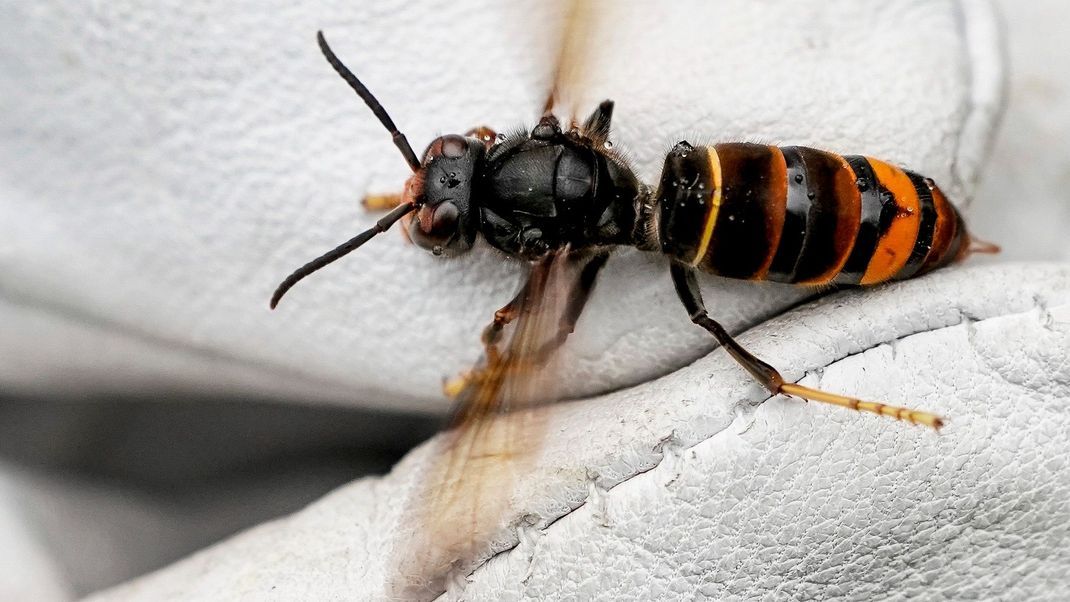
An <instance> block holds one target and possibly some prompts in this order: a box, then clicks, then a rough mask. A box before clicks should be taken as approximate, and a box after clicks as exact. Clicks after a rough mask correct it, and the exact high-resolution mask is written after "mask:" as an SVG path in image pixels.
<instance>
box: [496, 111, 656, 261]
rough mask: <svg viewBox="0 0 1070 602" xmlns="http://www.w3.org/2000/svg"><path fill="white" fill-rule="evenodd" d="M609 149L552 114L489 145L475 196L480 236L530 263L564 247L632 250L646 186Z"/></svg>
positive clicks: (596, 137) (601, 140)
mask: <svg viewBox="0 0 1070 602" xmlns="http://www.w3.org/2000/svg"><path fill="white" fill-rule="evenodd" d="M607 133H608V132H607ZM609 146H610V145H609V144H608V143H607V142H606V139H605V137H604V136H603V135H599V133H595V134H594V135H590V136H589V135H588V133H587V132H583V133H581V132H580V131H579V130H576V129H573V130H572V131H568V132H563V131H561V127H560V125H559V124H558V121H557V119H556V118H554V117H553V116H546V117H543V118H542V120H541V121H540V122H539V124H538V125H537V126H535V128H534V129H533V130H532V131H531V133H530V134H528V133H519V134H516V135H513V136H510V137H507V138H505V139H504V140H501V141H500V142H498V143H497V144H495V145H494V146H492V147H491V148H490V149H489V150H488V152H487V156H486V159H485V161H484V162H483V165H482V169H481V170H480V174H479V176H478V183H477V192H476V193H477V195H478V198H479V207H480V223H481V231H482V233H483V236H484V237H485V238H486V239H487V241H488V242H489V243H490V244H491V245H493V246H495V247H497V248H498V249H501V250H502V251H504V252H506V253H509V254H510V255H516V256H519V257H524V258H529V259H531V258H535V257H538V256H540V255H542V254H544V253H545V252H546V251H548V250H550V249H555V248H559V247H561V246H564V245H566V244H567V245H570V246H571V247H572V248H584V247H592V246H603V245H620V244H632V243H633V240H634V236H633V231H634V229H635V223H636V205H637V201H638V198H639V195H640V194H641V192H642V187H641V185H640V183H639V181H638V180H637V179H636V177H635V174H634V173H633V172H632V170H631V169H630V168H629V167H628V166H627V165H626V164H625V163H624V162H623V161H622V160H621V159H620V158H619V157H617V156H616V155H615V154H614V153H612V151H610V150H609Z"/></svg>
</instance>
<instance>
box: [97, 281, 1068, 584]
mask: <svg viewBox="0 0 1070 602" xmlns="http://www.w3.org/2000/svg"><path fill="white" fill-rule="evenodd" d="M1012 280H1013V282H1015V286H1013V287H1009V286H1007V282H1010V281H1012ZM740 340H741V343H743V344H744V345H745V346H747V347H748V348H749V349H751V350H752V351H754V352H755V353H756V354H758V355H759V356H761V357H764V358H766V359H767V360H770V361H771V362H772V363H774V364H776V365H778V366H782V367H783V368H784V372H785V376H786V377H787V378H789V379H799V378H801V379H802V380H801V382H802V383H804V384H809V385H811V386H820V387H824V388H828V389H832V390H836V391H843V392H848V393H851V394H857V395H859V396H862V397H866V398H872V399H882V400H889V401H891V400H894V401H896V402H901V403H909V404H911V405H915V406H919V407H924V408H927V409H930V410H933V411H936V412H939V413H941V414H943V415H945V416H947V417H948V418H949V423H948V425H947V426H946V427H945V428H944V429H943V430H942V431H941V432H939V433H935V432H933V431H931V430H929V429H926V428H922V427H917V426H910V425H907V424H902V423H895V422H892V421H891V420H890V419H887V418H879V417H875V416H872V415H863V414H860V413H854V412H850V411H847V410H843V409H839V408H831V407H827V406H821V405H819V404H816V403H803V402H800V401H797V400H791V399H787V398H783V397H776V398H773V399H768V400H766V398H767V395H765V394H764V392H762V391H761V390H759V389H758V388H756V387H755V386H754V384H753V383H752V381H751V380H750V378H749V377H748V376H747V375H746V373H744V372H743V371H742V370H741V369H740V368H739V367H738V366H737V365H736V364H735V363H734V362H733V361H732V360H731V359H729V358H728V357H727V355H726V354H725V353H723V352H720V351H719V352H714V353H712V354H711V355H709V356H707V357H704V358H702V359H701V360H699V361H697V362H695V363H694V364H692V365H690V366H688V367H686V368H683V369H681V370H678V371H676V372H674V373H673V374H671V375H668V376H665V377H663V378H660V379H657V380H654V381H652V382H649V383H646V384H643V385H639V386H637V387H634V388H631V389H626V390H623V391H619V392H616V393H612V394H609V395H605V396H601V397H596V398H593V399H590V400H586V401H581V402H574V403H568V404H561V405H557V406H552V407H548V408H544V410H543V411H545V412H546V417H547V428H546V433H547V435H546V436H547V439H546V442H545V445H544V448H543V450H542V452H541V454H540V456H539V459H538V461H537V463H536V467H535V468H534V470H532V471H531V473H530V474H529V476H528V477H527V478H526V479H524V480H523V481H522V482H521V484H520V486H519V488H518V490H517V492H516V493H515V495H514V498H513V500H512V505H511V508H510V511H509V514H508V516H507V517H505V520H504V521H503V524H504V525H505V526H504V527H503V528H502V529H501V531H500V533H499V534H498V536H497V538H496V539H495V541H494V544H493V545H492V546H491V548H490V549H488V554H489V555H490V560H489V562H481V563H478V564H477V567H476V569H475V571H474V573H472V574H471V576H470V577H468V578H467V579H465V578H464V576H463V574H462V575H460V576H459V578H457V579H455V580H454V582H453V587H452V588H451V589H450V590H449V592H448V596H447V599H465V600H500V599H521V598H523V599H604V600H614V599H620V598H628V599H654V598H667V599H694V598H695V597H698V596H712V597H715V598H728V597H734V596H740V597H747V598H750V597H761V596H772V597H778V598H814V597H833V598H843V599H859V600H861V599H872V598H873V597H875V596H881V595H894V596H897V597H910V596H912V595H920V596H925V597H940V596H948V597H956V598H959V597H967V598H971V597H983V598H992V597H996V598H1007V599H1031V598H1034V597H1036V596H1039V595H1043V594H1046V593H1050V592H1052V591H1060V590H1061V591H1066V589H1067V588H1068V587H1070V576H1068V574H1067V572H1066V570H1065V568H1066V566H1067V563H1068V562H1070V545H1067V544H1068V543H1070V533H1068V527H1067V525H1070V503H1068V502H1067V500H1068V499H1070V470H1068V467H1067V462H1066V460H1065V457H1066V453H1065V451H1066V441H1067V439H1068V437H1070V410H1068V407H1067V405H1066V400H1067V384H1068V383H1070V364H1067V362H1066V361H1065V360H1066V358H1067V357H1070V268H1067V267H1066V266H1024V265H1004V266H988V267H973V268H966V269H951V270H947V271H944V272H940V273H936V274H932V275H930V276H926V277H923V278H921V279H919V280H916V281H913V282H908V283H903V284H897V285H894V286H890V287H887V288H883V289H881V290H879V291H875V292H872V293H870V294H857V293H851V292H848V293H841V294H837V295H835V296H833V297H830V298H827V299H823V300H821V301H818V302H816V303H813V304H809V305H806V306H803V307H801V308H799V309H797V310H793V311H791V312H789V313H787V314H785V315H783V316H780V317H777V318H774V319H772V320H770V321H768V322H766V323H763V324H762V325H761V326H758V327H756V328H754V329H752V330H750V331H748V332H747V333H745V334H744V335H743V336H742V337H741V338H740ZM430 451H432V448H430V447H429V446H427V445H425V446H422V447H420V448H419V449H417V450H416V451H415V452H413V453H412V454H410V455H409V456H408V457H407V458H406V459H405V460H404V461H403V462H401V463H400V464H399V465H398V466H397V467H396V468H395V470H394V471H393V472H392V473H391V474H390V475H388V476H386V477H383V478H377V479H366V480H363V481H359V482H356V483H353V484H351V485H349V486H346V487H344V488H342V489H340V490H338V491H336V492H334V493H332V494H330V495H328V496H327V497H325V498H323V499H322V500H320V501H319V502H317V503H316V504H313V505H312V506H310V507H308V508H307V509H305V510H303V511H301V512H299V513H297V514H295V515H293V516H290V517H287V518H285V519H281V520H278V521H275V522H272V523H268V524H264V525H261V526H260V527H257V528H255V529H252V530H250V531H248V532H246V533H244V534H242V535H240V536H238V537H235V538H233V539H231V540H229V541H226V542H223V543H221V544H219V545H217V546H213V547H212V548H209V549H207V550H205V551H202V552H200V553H198V554H195V555H193V556H191V557H190V558H187V559H185V560H183V561H181V562H178V563H176V564H175V565H173V566H171V567H169V568H167V569H165V570H162V571H160V572H157V573H155V574H152V575H150V576H148V577H145V578H143V579H139V580H136V581H134V582H132V583H129V584H126V585H124V586H121V587H118V588H116V589H114V590H111V591H108V592H105V593H103V594H101V595H99V596H96V597H94V598H93V599H94V600H97V601H105V600H116V601H118V600H122V601H128V600H179V599H181V600H218V599H234V598H247V599H279V600H284V599H317V600H331V599H378V598H380V597H381V596H382V591H383V589H382V588H383V581H384V573H385V570H386V569H385V566H386V565H387V564H388V562H389V559H388V554H387V553H386V551H387V550H389V549H390V543H391V541H392V540H393V539H394V538H395V537H396V534H395V533H396V529H397V528H398V526H397V525H396V524H395V522H396V521H397V519H398V517H399V512H400V510H401V508H402V507H403V505H404V504H403V500H404V499H405V496H406V494H407V489H406V488H407V486H408V485H409V482H410V481H411V478H412V475H413V474H418V473H417V471H418V470H420V467H421V465H422V464H423V463H425V462H428V461H429V460H431V459H433V458H429V452H430ZM504 493H506V492H503V494H504ZM518 525H524V526H519V527H518ZM401 528H405V525H402V527H401ZM462 528H463V527H462ZM518 542H519V545H517V544H518ZM514 546H515V547H514Z"/></svg>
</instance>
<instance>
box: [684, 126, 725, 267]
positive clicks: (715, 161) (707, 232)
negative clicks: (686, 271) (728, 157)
mask: <svg viewBox="0 0 1070 602" xmlns="http://www.w3.org/2000/svg"><path fill="white" fill-rule="evenodd" d="M706 150H707V151H708V154H709V157H710V174H712V175H713V198H712V199H711V200H710V208H709V209H707V210H706V224H705V227H704V229H703V231H702V240H701V241H699V245H698V251H696V252H695V258H694V259H693V260H691V267H695V266H697V265H698V264H700V263H702V259H703V258H704V257H705V256H706V251H708V250H709V248H710V240H711V239H713V226H714V225H715V224H716V223H717V214H718V213H719V212H720V211H721V190H722V187H721V159H720V157H718V156H717V149H716V148H715V147H713V146H709V147H706Z"/></svg>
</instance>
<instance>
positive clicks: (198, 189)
mask: <svg viewBox="0 0 1070 602" xmlns="http://www.w3.org/2000/svg"><path fill="white" fill-rule="evenodd" d="M560 8H561V7H560V6H559V5H558V4H556V3H553V2H533V1H532V2H520V3H514V2H510V3H494V2H489V1H488V2H477V3H467V2H466V3H455V4H452V5H450V6H449V7H448V8H443V7H432V6H430V5H428V6H422V5H411V4H409V3H402V2H394V3H390V4H384V3H371V4H368V3H348V4H329V3H302V4H301V5H300V6H293V5H291V4H289V3H284V2H277V3H274V4H271V3H269V4H263V3H260V4H257V5H256V6H249V7H240V6H237V5H234V4H218V5H198V6H189V5H188V3H183V2H164V3H154V4H152V5H138V4H131V5H124V4H121V3H120V4H116V3H107V4H86V5H83V6H79V7H71V6H68V5H66V4H63V3H36V4H33V5H30V4H19V3H9V4H8V5H6V6H4V7H0V11H2V13H0V16H2V17H3V22H4V23H8V24H9V25H8V26H7V31H6V32H5V35H4V36H3V39H2V40H0V50H2V52H0V57H2V58H0V87H2V88H3V89H5V90H14V91H16V92H15V93H13V94H4V95H3V98H2V99H0V103H2V105H0V107H2V109H3V110H2V111H0V128H2V129H3V131H4V132H5V135H4V137H3V138H2V140H0V165H2V166H3V168H2V169H0V241H2V242H0V268H2V269H0V312H2V313H0V320H2V321H3V322H4V323H5V324H14V325H15V326H13V327H8V328H6V329H5V330H6V332H5V336H3V337H0V385H2V386H3V387H4V388H5V389H8V390H16V391H20V392H24V393H34V394H40V395H76V394H79V393H82V392H85V391H87V390H89V391H103V392H126V393H128V392H139V391H153V390H160V389H161V388H164V387H166V388H168V389H171V390H194V391H203V390H205V389H208V390H211V391H213V392H221V393H224V394H233V393H246V394H256V395H261V396H271V397H275V398H281V399H289V400H293V399H299V400H301V401H302V402H317V401H333V402H336V403H345V404H350V405H360V406H366V407H379V408H392V409H410V410H419V411H424V412H441V411H443V410H444V409H445V404H443V403H441V401H440V400H441V395H440V383H441V380H442V378H443V377H447V376H452V375H454V374H456V373H457V372H459V371H461V370H463V369H465V368H467V367H468V366H470V365H471V364H472V362H474V361H475V360H476V358H477V357H478V355H479V351H480V347H479V345H478V333H479V331H480V329H481V327H482V326H483V325H484V324H485V323H486V322H487V320H488V319H489V317H490V316H491V315H492V313H493V311H494V309H496V308H497V307H499V306H500V305H502V304H503V303H504V302H505V301H507V300H508V299H509V298H510V297H511V295H512V293H513V291H514V289H515V287H516V286H517V284H518V282H517V280H518V278H519V274H518V272H519V266H517V265H516V264H514V263H511V262H507V261H503V260H502V258H501V256H500V255H499V254H497V253H496V252H493V251H491V250H489V249H486V248H480V249H478V250H476V251H474V252H472V253H471V254H470V255H469V256H466V257H464V258H460V259H455V260H440V259H437V258H433V257H431V256H429V255H428V254H426V253H425V252H423V251H421V250H419V249H417V248H415V247H411V246H408V245H406V244H405V243H404V242H403V240H402V237H401V236H400V234H399V233H397V232H391V233H388V234H386V235H384V236H382V237H381V238H380V239H377V240H375V241H374V242H373V243H371V244H369V245H368V246H367V247H366V248H364V249H361V250H360V251H359V252H358V253H356V254H354V255H352V256H351V257H348V258H346V259H345V260H344V261H343V262H342V263H339V264H337V265H334V266H331V267H330V268H328V269H326V270H324V271H323V272H322V273H319V274H316V275H315V276H313V277H311V278H310V279H309V280H308V281H307V282H303V283H301V284H300V285H299V286H298V287H297V288H295V289H294V290H293V291H292V292H291V293H290V295H289V297H288V298H286V299H285V300H284V302H283V304H282V306H281V307H280V309H279V310H278V311H277V312H275V313H271V312H269V311H268V310H267V307H266V304H267V298H268V296H269V295H270V293H271V291H272V290H273V288H274V286H275V285H276V284H277V283H278V282H279V281H280V280H281V279H282V277H283V276H285V275H286V274H288V273H289V272H290V271H291V270H292V269H294V268H295V267H297V266H298V265H301V264H302V263H303V262H304V261H306V260H308V259H310V258H312V257H313V256H316V255H318V254H320V253H322V252H324V251H326V250H327V249H329V248H331V247H333V246H334V245H336V244H338V243H340V242H342V241H343V240H346V239H348V238H349V237H350V236H352V235H353V234H355V233H356V232H358V231H359V230H361V229H364V228H366V227H368V226H369V225H370V224H371V223H372V221H373V220H374V219H375V216H373V215H367V214H364V213H362V211H361V209H360V207H359V205H358V203H357V200H358V199H359V198H360V196H361V195H362V194H363V193H365V192H367V191H375V192H382V191H390V190H394V189H399V188H400V186H401V184H402V182H403V181H404V178H405V171H406V168H405V165H404V162H403V161H402V160H401V158H400V156H399V155H398V154H397V153H396V151H395V150H394V148H393V146H392V145H391V143H390V140H389V137H388V135H387V134H386V132H385V131H383V129H382V128H381V126H380V125H379V124H378V123H377V122H376V121H375V119H374V117H373V116H372V115H371V114H370V112H369V111H368V110H367V109H366V107H364V106H363V104H362V103H361V102H360V101H359V99H357V98H356V97H355V96H354V95H353V93H352V91H350V90H349V89H347V87H346V86H345V84H344V83H343V82H342V81H341V80H340V79H339V78H337V77H336V76H335V74H334V73H333V72H332V71H331V69H330V68H329V66H328V65H327V64H326V62H325V61H324V60H323V58H322V57H321V56H320V54H319V50H318V49H317V48H316V45H315V43H314V39H313V35H314V32H315V31H316V29H318V28H323V29H324V30H325V32H326V34H327V36H328V39H329V40H330V41H331V42H332V43H333V45H334V47H335V49H336V51H337V52H338V54H339V55H340V56H341V57H342V58H343V60H345V61H346V62H347V63H348V64H350V65H351V66H352V67H353V68H354V69H355V70H356V71H357V73H359V74H360V75H361V76H362V77H363V78H364V80H365V81H366V83H367V84H368V85H369V86H370V87H371V88H372V89H373V90H374V92H375V93H376V94H377V95H379V97H380V99H381V100H382V102H383V104H384V105H385V106H386V107H387V109H388V110H389V111H390V112H391V114H392V116H393V117H394V119H395V121H396V122H397V123H398V124H399V125H400V126H401V127H402V128H403V129H404V131H405V132H406V133H407V134H408V136H409V138H410V140H412V141H413V144H414V145H415V146H416V147H417V148H418V149H419V148H422V145H423V144H426V142H428V141H429V140H430V139H431V138H432V137H433V136H435V135H436V134H438V133H444V132H463V131H465V130H467V129H468V128H469V127H471V126H473V125H476V124H480V123H485V124H487V125H490V126H492V127H495V128H498V129H500V130H509V129H512V128H516V127H521V126H524V125H529V124H530V123H531V122H532V121H533V120H534V119H535V118H536V117H537V115H538V113H539V111H540V110H541V107H542V103H543V101H544V98H545V94H546V91H547V87H548V85H549V80H550V71H551V70H552V65H553V56H554V51H555V48H556V45H557V43H558V38H559V36H560V32H561V31H562V30H563V27H562V16H563V12H562V11H561V10H560ZM596 12H597V14H598V15H599V18H598V21H597V27H595V28H593V30H592V34H591V35H592V39H593V43H592V44H591V47H592V49H593V50H592V52H591V53H590V63H589V66H588V68H587V70H586V73H587V76H586V77H585V78H584V79H585V85H584V86H583V88H582V89H580V90H576V91H574V92H573V97H574V98H575V100H576V102H577V103H578V105H579V106H580V107H586V108H587V109H588V110H589V108H591V107H593V106H594V105H595V104H596V103H597V101H599V100H601V99H602V98H606V97H611V98H613V99H615V100H616V101H617V108H616V113H615V120H614V126H615V127H614V140H615V142H616V143H617V146H618V148H621V149H623V150H624V151H625V152H626V153H627V154H628V155H629V156H630V157H631V159H632V161H633V163H634V165H635V167H636V168H637V169H638V171H639V173H640V174H641V175H642V176H643V178H644V179H645V180H647V181H654V179H655V178H656V177H657V174H658V172H659V170H660V167H661V163H662V161H663V159H664V155H665V153H666V152H667V150H668V149H669V148H670V147H671V146H672V144H673V143H674V142H676V141H677V140H679V139H681V138H688V139H690V140H692V141H695V142H707V141H713V140H732V139H761V140H766V141H769V142H776V143H784V144H809V145H812V146H818V147H822V148H828V149H831V150H835V151H839V152H852V153H867V154H871V155H874V156H878V157H882V158H884V159H887V160H890V161H895V162H900V163H902V164H904V165H907V166H909V167H910V168H912V169H914V170H916V171H919V172H921V173H925V174H927V175H930V176H932V177H933V178H935V179H936V180H937V181H938V182H940V183H941V185H942V186H943V187H944V188H945V189H946V190H947V191H948V193H949V194H950V195H951V196H952V197H953V198H955V199H957V200H959V201H962V200H964V199H965V198H966V197H967V196H968V193H969V192H970V190H971V186H972V183H973V181H974V179H975V177H976V175H977V171H978V167H979V161H980V160H981V158H982V157H983V155H984V150H985V147H986V141H987V139H988V137H989V136H990V135H991V132H992V127H993V121H994V117H995V114H996V109H997V108H998V106H999V104H1000V100H999V99H1000V95H999V91H1000V81H1001V77H1000V76H1001V72H1000V70H1001V67H1000V65H1001V63H1000V61H999V60H998V55H997V54H996V35H995V31H994V26H993V17H992V15H991V14H990V10H989V8H988V5H987V4H985V3H976V2H959V1H956V0H940V1H937V2H916V1H912V0H899V1H896V2H880V3H859V2H855V1H852V0H836V1H834V2H828V1H823V2H809V3H807V4H805V5H799V3H797V2H779V3H754V2H750V1H748V0H731V1H726V2H719V3H705V2H698V1H694V2H690V3H689V4H688V5H687V6H683V5H675V6H674V7H673V9H672V10H671V11H669V10H665V8H664V7H663V6H662V5H661V4H660V3H655V2H641V1H637V2H630V3H624V4H619V3H618V4H613V6H605V7H603V9H600V10H599V11H596ZM581 117H582V115H581ZM666 272H667V269H666V262H665V261H664V260H663V259H661V258H659V257H656V256H648V255H643V254H639V253H635V252H628V251H625V252H621V253H619V254H618V256H616V257H614V258H613V260H612V261H611V262H610V265H609V267H608V269H607V270H606V271H605V273H604V276H603V277H602V278H601V282H600V284H599V291H598V293H597V294H596V295H595V298H594V299H593V301H592V303H591V306H590V309H589V311H588V312H586V315H585V316H584V317H583V319H582V321H581V323H580V325H579V328H578V331H577V334H576V336H575V337H574V340H573V341H572V343H571V345H570V346H569V349H568V354H569V356H568V361H567V362H566V363H567V364H568V365H569V366H570V367H571V368H570V370H569V372H568V373H567V374H565V375H563V376H562V378H563V380H564V382H565V383H566V384H567V386H568V388H569V389H570V390H571V391H572V393H573V394H575V395H579V394H586V393H592V392H598V391H605V390H611V389H613V388H616V387H619V386H622V385H627V384H633V383H636V382H641V381H643V380H646V379H648V378H650V377H652V376H656V375H659V374H664V373H665V372H667V371H669V370H671V369H674V368H676V367H679V366H680V365H682V364H683V363H686V362H687V361H691V360H693V359H695V358H696V357H698V356H699V355H701V354H702V353H704V352H705V351H708V350H709V349H710V348H711V343H710V341H709V340H708V337H706V336H705V335H704V334H703V333H702V332H701V331H698V330H697V329H695V328H693V327H692V326H691V325H690V324H689V323H688V321H687V316H686V315H685V314H684V312H683V310H682V309H681V308H679V307H678V304H677V302H676V301H675V299H674V297H673V293H672V290H671V287H670V285H669V280H668V276H667V274H666ZM715 286H716V292H715V293H713V294H711V295H710V297H711V299H710V305H711V308H712V309H713V310H714V313H715V315H716V316H717V318H718V319H719V320H721V321H722V322H724V323H725V325H726V326H727V327H729V328H731V329H739V328H741V327H743V326H745V325H748V324H752V323H755V322H756V321H758V320H760V319H761V318H764V317H767V316H769V315H771V314H773V313H775V312H776V311H778V310H780V309H782V308H783V307H785V306H786V305H787V304H789V303H791V302H792V301H794V300H797V299H798V298H799V295H800V293H799V292H798V291H796V290H794V289H790V288H785V287H777V286H762V287H754V286H751V285H748V284H741V283H725V282H721V283H717V284H716V285H715Z"/></svg>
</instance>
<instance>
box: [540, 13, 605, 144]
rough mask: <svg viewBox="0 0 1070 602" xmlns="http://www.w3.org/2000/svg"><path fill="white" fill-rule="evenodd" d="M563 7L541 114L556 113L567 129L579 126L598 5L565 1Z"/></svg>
mask: <svg viewBox="0 0 1070 602" xmlns="http://www.w3.org/2000/svg"><path fill="white" fill-rule="evenodd" d="M562 4H563V8H564V11H565V16H564V28H563V30H562V34H561V42H560V43H559V44H558V52H557V58H556V60H555V63H554V70H553V81H552V83H551V85H550V92H549V94H548V95H547V97H546V105H545V106H544V107H543V112H544V113H550V112H557V113H558V116H559V117H562V123H564V124H565V126H566V128H567V127H568V126H572V127H575V126H577V125H578V124H577V122H576V116H577V115H579V114H580V110H581V108H580V107H579V106H578V103H579V101H580V96H581V94H580V91H581V90H582V86H583V83H584V80H585V79H586V78H587V73H586V71H587V69H588V66H589V63H590V61H589V59H590V54H591V39H592V37H593V34H594V28H595V25H596V22H597V20H596V13H597V12H598V10H599V7H600V6H601V3H600V2H597V1H595V0H564V2H563V3H562Z"/></svg>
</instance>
